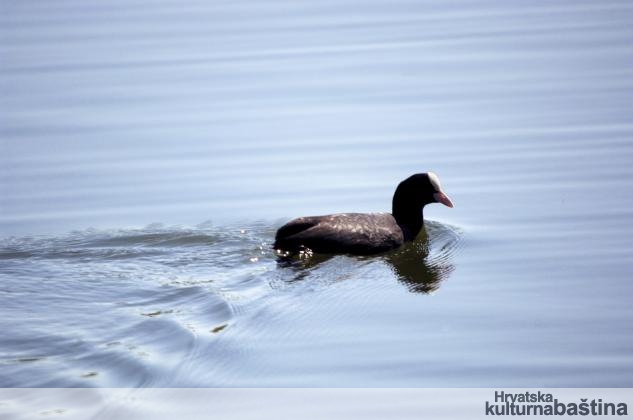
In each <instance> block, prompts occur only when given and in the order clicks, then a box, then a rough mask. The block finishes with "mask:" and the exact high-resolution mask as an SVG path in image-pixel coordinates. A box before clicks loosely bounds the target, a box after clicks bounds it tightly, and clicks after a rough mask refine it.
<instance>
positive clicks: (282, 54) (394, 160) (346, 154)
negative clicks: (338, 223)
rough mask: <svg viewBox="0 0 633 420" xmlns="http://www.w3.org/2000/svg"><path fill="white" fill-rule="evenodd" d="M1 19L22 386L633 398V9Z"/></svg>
mask: <svg viewBox="0 0 633 420" xmlns="http://www.w3.org/2000/svg"><path fill="white" fill-rule="evenodd" d="M0 5H1V8H2V13H0V75H1V76H0V88H1V90H2V92H3V94H2V96H1V97H0V115H1V116H0V130H1V131H0V142H1V143H0V148H1V150H0V152H1V153H0V165H1V172H0V194H1V195H0V237H1V239H0V329H1V330H2V331H3V334H2V338H0V365H1V366H2V369H0V385H2V386H5V387H6V386H58V387H65V386H86V387H91V386H108V387H119V386H121V387H128V386H129V387H134V386H171V387H177V386H335V387H336V386H383V387H389V386H412V387H453V386H460V387H479V386H490V387H499V386H505V387H509V386H520V387H543V386H549V387H558V386H566V387H573V386H583V387H594V386H595V387H601V386H611V387H630V386H633V381H632V379H631V378H633V358H632V355H633V339H632V337H633V334H632V333H633V327H632V325H633V322H632V321H633V307H632V306H631V305H630V296H631V293H632V292H633V285H632V284H631V282H630V275H629V272H630V267H631V263H632V262H633V255H632V249H631V240H630V238H631V234H632V233H633V231H632V229H631V226H633V223H632V222H633V210H632V209H633V196H632V193H631V192H632V191H633V188H632V187H633V182H632V179H633V165H632V163H633V140H632V138H633V120H632V118H631V109H633V77H632V76H633V66H632V65H631V64H632V63H633V49H632V48H631V45H633V43H632V42H633V26H632V25H631V24H630V23H631V21H632V18H633V6H632V5H631V4H630V3H629V2H625V1H604V2H599V3H596V2H584V1H580V2H579V1H573V2H572V1H558V2H545V1H536V2H530V3H523V4H515V3H508V2H502V1H484V2H477V4H475V3H471V2H452V3H450V4H447V3H445V2H439V1H427V2H418V1H406V0H397V1H390V2H379V1H362V2H357V1H342V2H341V1H326V2H318V3H315V2H309V1H293V2H287V1H268V2H264V3H262V2H253V1H237V2H230V4H220V3H214V2H207V1H194V2H188V3H187V4H175V3H172V2H167V1H162V2H152V4H151V5H150V4H149V3H146V2H143V1H140V0H139V1H132V2H130V1H116V0H109V1H107V2H103V3H100V4H99V5H96V4H88V3H85V2H79V1H59V2H55V3H54V4H52V3H47V2H36V1H23V2H9V1H2V0H0ZM427 170H433V171H435V172H437V173H438V174H439V176H440V178H441V179H442V183H443V186H444V187H445V189H446V191H447V193H448V194H449V195H450V196H451V198H452V199H453V201H454V202H455V205H456V207H455V208H454V209H448V208H446V207H443V206H440V205H434V206H429V207H427V209H426V210H425V216H426V218H427V219H428V222H427V225H426V232H425V234H423V235H421V237H420V238H418V240H417V241H416V242H414V243H412V244H410V245H408V246H407V247H405V248H403V249H400V250H397V251H394V252H392V253H388V254H384V255H380V256H376V257H369V258H368V257H363V258H356V257H350V256H325V257H324V256H316V257H314V258H311V259H307V260H305V259H304V260H296V261H291V262H287V261H278V259H277V258H276V256H275V255H274V253H273V252H272V250H270V244H271V243H272V241H273V237H274V232H275V229H276V228H277V227H278V226H280V225H281V224H282V223H284V222H285V221H287V220H288V219H290V218H292V217H296V216H300V215H314V214H327V213H334V212H352V211H367V212H370V211H389V210H390V203H391V195H392V193H393V190H394V189H395V186H396V185H397V183H398V182H399V181H400V180H402V179H404V178H405V177H407V176H409V175H410V174H412V173H415V172H422V171H427Z"/></svg>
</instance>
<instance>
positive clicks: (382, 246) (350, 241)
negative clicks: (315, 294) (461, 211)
mask: <svg viewBox="0 0 633 420" xmlns="http://www.w3.org/2000/svg"><path fill="white" fill-rule="evenodd" d="M430 203H442V204H444V205H445V206H448V207H453V202H452V201H451V200H450V198H448V196H447V195H446V194H445V193H444V192H443V191H442V187H441V184H440V180H439V178H438V177H437V175H435V174H434V173H433V172H427V173H421V174H415V175H412V176H410V177H409V178H407V179H405V180H404V181H402V182H401V183H400V184H399V185H398V187H397V188H396V191H395V193H394V195H393V201H392V210H391V213H341V214H330V215H325V216H308V217H299V218H297V219H294V220H291V221H290V222H288V223H286V224H285V225H283V226H282V227H280V228H279V230H278V231H277V234H276V235H275V243H274V245H273V247H274V248H275V249H277V250H280V251H283V252H289V253H296V252H301V251H307V250H310V251H313V252H318V253H328V254H338V253H347V254H357V255H368V254H376V253H380V252H384V251H388V250H390V249H394V248H397V247H399V246H401V245H402V244H404V243H405V242H408V241H412V240H413V239H415V237H416V236H417V235H418V233H419V232H420V229H422V226H423V223H424V218H423V214H422V210H423V208H424V206H425V205H427V204H430ZM307 252H309V251H307Z"/></svg>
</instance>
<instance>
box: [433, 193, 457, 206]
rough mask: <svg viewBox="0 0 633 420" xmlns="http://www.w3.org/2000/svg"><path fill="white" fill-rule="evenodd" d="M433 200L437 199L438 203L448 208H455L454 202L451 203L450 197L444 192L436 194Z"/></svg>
mask: <svg viewBox="0 0 633 420" xmlns="http://www.w3.org/2000/svg"><path fill="white" fill-rule="evenodd" d="M433 198H435V201H436V202H438V203H442V204H444V205H445V206H446V207H451V208H452V207H453V202H452V201H451V199H450V198H448V196H447V195H446V194H444V193H443V192H442V191H440V192H436V193H434V194H433Z"/></svg>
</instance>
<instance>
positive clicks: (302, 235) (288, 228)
mask: <svg viewBox="0 0 633 420" xmlns="http://www.w3.org/2000/svg"><path fill="white" fill-rule="evenodd" d="M403 242H404V237H403V233H402V229H401V228H400V226H398V224H397V223H396V220H395V219H394V217H393V216H392V215H391V214H389V213H368V214H367V213H342V214H330V215H326V216H310V217H300V218H298V219H294V220H291V221H290V222H288V223H286V224H285V225H283V226H282V227H281V228H279V230H278V231H277V234H276V236H275V244H274V247H275V249H281V250H285V251H297V250H299V249H301V248H302V247H306V248H309V249H311V250H313V251H315V252H320V253H351V254H374V253H378V252H383V251H387V250H389V249H393V248H396V247H398V246H400V245H402V243H403Z"/></svg>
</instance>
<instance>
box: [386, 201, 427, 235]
mask: <svg viewBox="0 0 633 420" xmlns="http://www.w3.org/2000/svg"><path fill="white" fill-rule="evenodd" d="M422 209H423V206H420V207H417V206H414V207H413V208H412V207H408V208H403V207H400V206H398V205H397V203H394V205H393V209H392V214H393V217H394V218H395V219H396V222H397V223H398V226H400V228H401V229H402V233H403V234H404V240H405V241H412V240H414V239H415V237H416V236H418V233H420V230H421V229H422V226H423V225H424V216H423V215H422Z"/></svg>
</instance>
